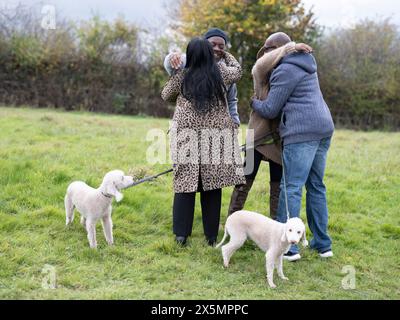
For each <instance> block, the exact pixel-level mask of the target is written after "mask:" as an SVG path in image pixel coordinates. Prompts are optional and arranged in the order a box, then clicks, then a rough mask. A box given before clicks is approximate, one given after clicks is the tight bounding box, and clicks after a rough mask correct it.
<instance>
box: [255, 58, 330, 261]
mask: <svg viewBox="0 0 400 320" xmlns="http://www.w3.org/2000/svg"><path fill="white" fill-rule="evenodd" d="M270 87H271V88H270V91H269V95H268V97H267V99H266V100H264V101H261V100H257V99H253V101H252V108H253V109H254V110H255V111H256V112H257V113H259V114H260V115H261V116H263V117H265V118H268V119H273V118H276V117H277V116H280V117H281V122H280V126H279V131H280V136H281V138H282V140H283V154H282V156H283V164H284V170H285V174H284V178H285V179H282V181H281V193H280V196H279V206H278V221H280V222H286V220H287V212H286V211H287V210H286V200H285V199H286V197H285V189H286V193H287V201H288V211H289V216H290V217H299V216H300V209H301V198H302V188H303V186H305V187H306V190H307V195H306V212H307V221H308V225H309V228H310V230H311V232H312V233H313V239H312V240H311V242H310V247H311V248H312V249H315V250H317V251H318V252H319V254H320V256H321V257H323V258H328V257H331V256H332V255H333V253H332V241H331V239H330V237H329V235H328V232H327V227H328V207H327V200H326V187H325V185H324V182H323V178H324V173H325V167H326V159H327V153H328V149H329V147H330V143H331V138H332V135H333V132H334V124H333V120H332V116H331V113H330V111H329V108H328V106H327V104H326V103H325V101H324V98H323V95H322V93H321V90H320V86H319V80H318V74H317V63H316V61H315V58H314V57H313V56H312V55H311V54H307V53H293V54H290V55H288V56H286V57H284V58H283V59H282V61H281V63H280V64H279V65H278V66H277V67H276V68H275V70H274V71H273V73H272V75H271V79H270ZM285 180H286V188H285V185H284V182H285ZM300 258H301V256H300V255H299V251H298V247H297V246H295V245H293V246H292V247H291V248H290V251H289V252H288V253H287V254H286V255H285V259H287V260H289V261H296V260H299V259H300Z"/></svg>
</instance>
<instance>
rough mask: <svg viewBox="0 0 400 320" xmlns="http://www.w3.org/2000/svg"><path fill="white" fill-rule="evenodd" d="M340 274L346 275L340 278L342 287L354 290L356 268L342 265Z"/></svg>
mask: <svg viewBox="0 0 400 320" xmlns="http://www.w3.org/2000/svg"><path fill="white" fill-rule="evenodd" d="M342 274H346V276H345V277H344V278H343V279H342V288H343V289H344V290H355V289H356V268H355V267H354V266H350V265H348V266H344V267H343V268H342Z"/></svg>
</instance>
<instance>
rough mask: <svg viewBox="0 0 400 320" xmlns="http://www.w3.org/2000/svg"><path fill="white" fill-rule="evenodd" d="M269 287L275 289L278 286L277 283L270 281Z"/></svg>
mask: <svg viewBox="0 0 400 320" xmlns="http://www.w3.org/2000/svg"><path fill="white" fill-rule="evenodd" d="M268 285H269V287H270V288H271V289H275V288H276V284H275V283H268Z"/></svg>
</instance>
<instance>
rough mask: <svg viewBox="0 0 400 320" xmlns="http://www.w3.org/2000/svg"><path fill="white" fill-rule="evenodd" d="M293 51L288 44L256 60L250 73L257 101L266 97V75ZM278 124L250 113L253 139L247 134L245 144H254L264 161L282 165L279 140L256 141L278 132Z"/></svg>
mask: <svg viewBox="0 0 400 320" xmlns="http://www.w3.org/2000/svg"><path fill="white" fill-rule="evenodd" d="M294 51H295V43H294V42H290V43H288V44H287V45H285V46H283V47H280V48H278V49H276V50H274V51H271V52H268V53H265V54H264V55H263V56H262V57H261V58H260V59H258V60H257V62H256V64H255V65H254V67H253V69H252V71H251V73H252V75H253V82H254V93H255V96H256V98H257V99H260V100H265V99H266V98H267V96H268V89H269V83H268V79H267V74H268V73H269V72H270V71H272V69H273V68H274V67H275V66H276V65H277V64H278V63H279V61H280V60H281V59H282V58H283V57H284V56H285V55H287V54H289V53H292V52H294ZM279 122H280V120H279V119H274V120H269V119H265V118H263V117H261V116H260V115H258V114H257V113H256V112H254V111H252V113H251V115H250V120H249V126H248V128H249V129H253V130H254V139H253V135H252V134H251V132H249V133H248V135H247V139H246V143H247V145H248V146H252V145H254V144H256V145H257V147H256V150H257V151H258V152H260V153H261V154H262V155H263V156H264V159H265V160H272V161H273V162H275V163H279V164H282V159H281V152H282V149H281V143H280V140H278V139H274V140H275V141H272V140H271V139H270V138H268V139H267V140H266V141H263V142H261V144H259V141H257V140H259V139H260V138H262V137H263V136H265V135H266V134H268V133H270V132H278V128H279Z"/></svg>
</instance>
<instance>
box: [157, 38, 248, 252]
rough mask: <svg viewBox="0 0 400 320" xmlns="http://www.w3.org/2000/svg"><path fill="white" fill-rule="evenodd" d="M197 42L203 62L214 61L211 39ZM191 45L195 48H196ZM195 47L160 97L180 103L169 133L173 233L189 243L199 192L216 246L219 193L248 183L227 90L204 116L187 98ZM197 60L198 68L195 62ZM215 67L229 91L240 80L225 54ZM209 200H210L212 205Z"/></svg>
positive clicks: (206, 228)
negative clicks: (185, 91)
mask: <svg viewBox="0 0 400 320" xmlns="http://www.w3.org/2000/svg"><path fill="white" fill-rule="evenodd" d="M193 41H194V42H196V41H197V42H198V44H201V45H203V46H204V48H205V49H204V50H205V52H206V53H207V54H210V55H211V57H209V56H207V57H206V58H205V59H208V58H210V59H214V56H213V52H212V47H211V45H210V44H209V43H208V41H207V40H200V39H194V40H192V42H193ZM192 42H191V44H192V47H195V46H194V44H193V43H192ZM200 42H201V43H200ZM191 44H189V46H188V53H187V56H188V65H187V66H186V68H185V69H183V70H180V71H178V72H177V73H176V74H175V75H173V76H172V77H171V78H170V79H169V81H168V82H167V84H166V85H165V87H164V89H163V91H162V94H161V95H162V98H163V99H164V100H166V101H170V102H172V101H175V100H176V110H175V113H174V117H173V124H172V127H171V131H170V139H171V141H170V142H171V158H172V161H173V163H174V182H173V186H174V192H175V199H174V233H175V234H176V236H177V239H178V238H179V237H180V238H184V241H183V240H182V241H181V242H182V243H184V242H186V238H187V237H188V236H189V235H190V234H191V229H192V223H193V214H194V197H195V193H196V192H197V191H200V192H201V197H202V199H201V200H202V201H201V202H202V209H203V224H204V231H205V234H206V237H207V239H208V240H209V243H210V242H211V243H210V244H212V242H214V241H215V240H216V237H217V235H218V225H219V216H220V204H221V189H222V188H224V187H228V186H234V185H237V184H243V183H245V179H244V173H243V168H242V160H241V157H240V150H239V144H238V141H237V124H235V123H234V122H233V120H232V118H231V116H230V114H229V110H228V106H227V102H226V90H225V91H224V98H223V99H214V100H213V102H212V103H211V104H210V105H209V106H208V108H207V110H206V111H200V110H199V108H197V107H196V103H195V101H193V99H190V98H188V97H185V95H184V94H183V83H184V79H185V74H186V73H187V72H189V71H188V70H189V68H190V58H189V57H190V56H191V55H194V54H196V53H193V52H190V50H189V48H190V46H191ZM208 50H209V51H208ZM197 54H198V52H197ZM193 61H194V63H198V61H196V59H193ZM212 63H216V62H212ZM217 67H218V68H217V70H218V71H219V73H220V75H221V78H222V81H223V84H224V86H225V88H226V87H228V86H229V85H231V84H232V83H234V82H237V81H238V80H239V79H240V78H241V67H240V64H239V63H238V62H237V61H236V59H235V58H234V57H233V56H232V55H231V54H229V53H225V54H224V58H223V59H221V60H220V61H219V62H218V63H217ZM199 86H200V87H201V83H199ZM207 195H210V196H209V197H208V198H209V199H208V200H207ZM212 195H214V196H212ZM183 207H188V208H186V209H183ZM185 211H186V212H185ZM207 211H208V212H207ZM210 211H212V212H210ZM207 216H208V217H210V216H212V218H210V219H209V220H210V221H212V223H207V220H208V219H207ZM185 221H186V222H185ZM178 242H179V241H178Z"/></svg>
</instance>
